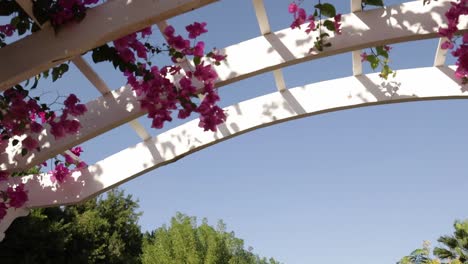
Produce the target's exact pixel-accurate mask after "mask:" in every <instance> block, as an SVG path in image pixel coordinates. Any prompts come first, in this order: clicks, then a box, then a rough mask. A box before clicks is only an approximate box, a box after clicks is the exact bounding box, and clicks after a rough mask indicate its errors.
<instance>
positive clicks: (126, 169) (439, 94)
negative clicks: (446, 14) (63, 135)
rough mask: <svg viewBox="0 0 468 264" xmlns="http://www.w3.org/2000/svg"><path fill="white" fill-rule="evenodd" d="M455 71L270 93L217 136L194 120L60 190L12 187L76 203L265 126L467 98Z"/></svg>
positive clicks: (33, 181)
mask: <svg viewBox="0 0 468 264" xmlns="http://www.w3.org/2000/svg"><path fill="white" fill-rule="evenodd" d="M453 73H454V71H453V68H448V67H429V68H418V69H409V70H399V71H398V74H397V77H396V78H395V79H392V80H391V81H390V82H383V81H382V79H381V78H379V77H378V74H376V73H375V74H369V75H361V76H352V77H347V78H341V79H336V80H331V81H325V82H320V83H314V84H310V85H306V86H303V87H297V88H293V89H290V90H286V91H284V92H275V93H271V94H268V95H264V96H260V97H257V98H254V99H251V100H247V101H244V102H241V103H238V104H236V105H233V106H230V107H227V108H225V110H226V111H227V114H228V119H227V122H226V124H224V125H222V126H221V127H220V128H219V131H218V132H216V133H212V132H204V131H203V130H202V129H200V128H199V127H198V125H197V124H198V120H194V121H191V122H188V123H186V124H184V125H181V126H179V127H177V128H174V129H172V130H169V131H167V132H165V133H162V134H160V135H158V136H156V137H153V138H151V139H150V140H147V141H144V142H141V143H139V144H137V145H135V146H133V147H130V148H127V149H125V150H123V151H121V152H119V153H116V154H114V155H112V156H109V157H108V158H106V159H104V160H102V161H100V162H98V163H96V164H95V165H92V166H89V167H88V169H86V170H84V171H82V172H76V173H74V175H73V177H74V178H73V179H70V180H69V181H68V182H66V183H64V184H63V185H61V186H59V187H57V186H54V185H53V184H52V183H51V182H50V180H49V177H48V176H27V177H23V178H14V179H11V182H10V184H15V183H18V182H19V181H22V182H24V183H25V184H26V186H27V189H28V190H29V198H30V201H29V202H28V204H27V206H28V207H30V208H32V207H46V206H54V205H64V204H74V203H78V202H80V201H83V200H85V199H88V198H90V197H94V196H95V195H98V194H100V193H102V192H104V191H106V190H108V189H110V188H112V187H115V186H118V185H120V184H122V183H124V182H126V181H129V180H131V179H133V178H135V177H137V176H139V175H142V174H144V173H146V172H148V171H151V170H154V169H156V168H158V167H160V166H164V165H166V164H169V163H172V162H175V161H177V160H178V159H180V158H182V157H185V156H187V155H189V154H191V153H193V152H196V151H198V150H201V149H204V148H206V147H209V146H211V145H213V144H216V143H219V142H221V141H224V140H227V139H230V138H232V137H235V136H238V135H241V134H243V133H246V132H249V131H252V130H255V129H259V128H262V127H266V126H271V125H274V124H278V123H281V122H286V121H290V120H294V119H298V118H304V117H308V116H312V115H317V114H322V113H327V112H332V111H339V110H344V109H351V108H357V107H365V106H372V105H377V104H391V103H401V102H412V101H424V100H442V99H468V92H465V91H464V89H463V86H461V85H460V84H459V83H458V82H457V81H456V80H454V79H453V78H452V76H453ZM369 111H372V109H369ZM220 158H222V157H220Z"/></svg>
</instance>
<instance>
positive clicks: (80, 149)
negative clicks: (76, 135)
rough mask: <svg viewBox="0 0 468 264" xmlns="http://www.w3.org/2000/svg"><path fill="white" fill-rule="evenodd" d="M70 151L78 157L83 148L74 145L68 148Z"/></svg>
mask: <svg viewBox="0 0 468 264" xmlns="http://www.w3.org/2000/svg"><path fill="white" fill-rule="evenodd" d="M70 151H71V152H72V153H73V154H75V155H76V156H77V157H79V156H80V155H81V153H82V152H83V148H81V147H74V148H72V149H70Z"/></svg>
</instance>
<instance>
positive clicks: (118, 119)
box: [0, 0, 468, 171]
mask: <svg viewBox="0 0 468 264" xmlns="http://www.w3.org/2000/svg"><path fill="white" fill-rule="evenodd" d="M449 2H450V1H449V0H441V1H437V2H432V3H431V4H430V5H426V6H422V4H421V1H419V0H418V1H413V2H408V3H404V4H401V5H396V6H391V7H387V8H385V9H373V10H369V11H365V12H358V13H352V14H348V15H345V16H343V17H344V18H343V20H344V21H343V34H342V35H340V36H338V37H331V38H330V42H331V43H332V47H330V48H328V49H326V50H325V51H323V52H321V53H319V54H317V53H309V48H310V47H312V46H313V39H314V38H313V36H307V35H305V33H304V32H303V31H301V30H291V29H285V30H281V31H278V32H275V33H272V34H268V35H266V36H261V37H258V38H254V39H251V40H248V41H245V42H242V43H239V44H237V45H233V46H230V47H228V48H225V49H224V50H223V52H224V53H226V54H229V58H228V61H227V62H226V63H223V64H222V65H221V66H219V67H216V69H217V72H218V74H219V77H220V79H219V80H218V82H217V84H216V86H217V87H221V86H223V85H226V84H228V83H232V82H236V81H239V80H241V79H245V78H248V77H251V76H254V75H258V74H261V73H263V72H267V71H270V70H274V69H279V68H282V67H284V66H288V65H292V64H296V63H300V62H303V61H306V60H312V59H317V58H321V57H325V56H331V55H335V54H338V53H343V52H348V51H353V50H358V49H361V48H364V47H369V46H374V45H383V44H389V43H395V42H402V41H409V40H417V39H425V38H435V37H438V35H437V31H438V27H439V25H440V24H443V19H442V16H443V13H444V12H445V11H446V10H447V8H448V6H449ZM459 28H460V29H463V30H466V29H467V28H468V20H467V19H466V18H465V19H464V20H463V21H462V20H461V22H460V27H459ZM2 51H3V49H0V57H1V56H2V55H1V54H2ZM246 61H251V62H253V63H246ZM3 62H4V61H1V60H0V65H2V63H3ZM1 74H2V71H0V80H3V79H2V77H1ZM87 106H88V109H89V110H90V111H89V112H88V113H86V114H85V115H84V116H83V117H80V122H81V124H82V126H83V128H82V129H81V131H80V134H79V135H74V136H67V137H65V138H63V139H60V140H55V139H54V138H53V136H51V135H50V133H48V132H47V131H44V132H43V134H42V136H41V139H40V145H41V146H42V150H41V152H39V153H34V154H29V155H27V156H25V157H15V158H16V160H13V156H14V155H11V153H10V154H9V153H4V154H3V155H2V154H0V160H1V161H2V164H0V170H10V171H14V170H16V171H18V170H25V169H27V168H29V167H31V166H33V165H36V164H40V163H41V162H43V161H44V160H47V159H48V158H50V157H54V156H56V155H58V154H60V153H63V152H64V151H65V150H67V149H69V148H71V147H73V146H76V145H78V144H80V143H82V142H84V141H86V140H89V139H91V138H93V137H95V136H98V135H100V134H102V133H105V132H106V131H109V130H111V129H113V128H115V127H117V126H120V125H123V124H124V123H126V122H129V121H131V120H133V119H135V118H137V117H139V116H142V115H144V111H142V110H141V109H140V107H139V104H138V101H137V99H136V98H135V96H134V94H133V92H132V91H131V88H130V87H123V88H121V89H119V90H116V91H114V92H113V93H112V94H110V95H107V96H103V97H100V98H98V99H96V100H94V101H91V102H89V103H88V104H87ZM18 156H19V155H18Z"/></svg>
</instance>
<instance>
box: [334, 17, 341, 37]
mask: <svg viewBox="0 0 468 264" xmlns="http://www.w3.org/2000/svg"><path fill="white" fill-rule="evenodd" d="M340 22H341V14H337V15H336V16H335V17H334V18H333V23H334V24H335V33H336V34H338V35H340V34H341V23H340Z"/></svg>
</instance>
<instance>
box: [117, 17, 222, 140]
mask: <svg viewBox="0 0 468 264" xmlns="http://www.w3.org/2000/svg"><path fill="white" fill-rule="evenodd" d="M186 30H187V32H188V35H189V36H188V39H186V38H184V37H182V36H181V35H176V34H175V29H174V28H173V27H172V26H168V27H167V28H166V29H165V30H164V36H165V37H166V39H167V43H168V46H169V50H168V51H169V54H170V56H171V59H172V61H173V62H174V63H179V62H182V61H184V60H188V59H189V57H191V58H193V61H194V64H195V69H193V70H186V71H183V70H182V68H181V67H180V66H177V65H176V66H164V67H161V68H159V67H157V66H150V65H151V64H150V62H148V50H147V48H146V46H145V45H144V44H143V43H142V42H141V41H140V40H139V39H138V34H141V37H142V38H144V37H145V36H146V35H148V34H151V29H150V28H147V29H144V30H143V31H140V32H138V33H133V34H130V35H127V36H125V37H123V38H121V39H118V40H115V41H114V47H115V49H116V50H117V53H118V55H119V56H120V58H121V59H122V60H123V61H125V62H127V63H132V64H136V65H137V67H138V69H139V70H138V71H136V72H130V71H127V72H125V75H126V77H127V81H128V83H129V84H130V85H131V86H132V88H133V90H134V91H135V93H136V94H137V96H138V97H139V102H140V105H141V108H142V109H144V110H146V111H147V112H148V114H147V116H148V117H149V118H150V119H151V120H152V127H153V128H162V127H163V125H164V122H166V121H172V112H173V111H175V110H178V118H181V119H184V118H187V117H189V116H190V115H191V113H192V112H196V113H199V115H200V122H199V126H200V127H202V128H204V130H205V131H207V130H211V131H216V127H217V125H219V124H221V123H223V122H224V121H225V120H226V115H225V114H224V112H223V110H222V109H221V108H220V107H219V106H218V105H217V104H216V103H217V102H218V101H219V96H218V94H217V91H216V89H215V87H214V83H215V81H216V79H217V78H218V75H217V73H216V71H215V70H214V68H213V66H212V65H211V64H210V63H207V61H205V60H204V59H203V58H204V57H205V43H204V42H203V41H196V40H195V39H196V38H197V37H199V36H200V35H202V34H204V33H206V32H207V30H206V23H198V22H195V23H193V24H191V25H188V26H187V27H186ZM190 40H193V43H192V41H190ZM206 57H209V58H211V59H212V60H213V63H214V64H219V63H220V62H221V61H223V60H225V58H226V56H224V55H221V54H219V53H218V52H216V51H214V52H210V53H209V54H208V55H206ZM141 60H143V61H142V62H141ZM142 73H143V74H142ZM180 74H182V77H181V78H178V81H177V82H175V81H174V80H175V79H177V78H173V77H174V76H176V75H180ZM171 77H172V78H171ZM195 82H197V83H199V84H201V89H200V90H199V89H197V87H196V85H195ZM198 94H201V95H202V96H203V99H201V102H199V104H198V105H197V103H195V100H199V99H198V97H197V95H198Z"/></svg>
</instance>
